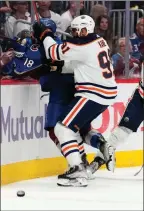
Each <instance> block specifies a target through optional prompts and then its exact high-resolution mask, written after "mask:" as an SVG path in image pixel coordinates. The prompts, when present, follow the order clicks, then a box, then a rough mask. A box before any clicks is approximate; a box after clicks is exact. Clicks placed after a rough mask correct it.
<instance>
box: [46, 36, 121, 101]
mask: <svg viewBox="0 0 144 211" xmlns="http://www.w3.org/2000/svg"><path fill="white" fill-rule="evenodd" d="M43 44H44V48H45V52H46V57H47V58H48V59H49V58H51V59H53V60H64V61H66V62H68V61H70V63H71V65H72V69H73V70H74V78H75V87H76V93H75V96H81V97H85V98H87V99H89V100H92V101H95V102H97V103H99V104H102V105H111V104H113V102H114V99H115V98H116V96H117V84H116V82H115V77H114V74H113V66H112V64H111V61H110V58H109V47H108V45H107V43H106V41H105V40H104V39H103V38H100V37H98V36H97V35H93V37H92V39H91V40H90V41H88V42H87V43H85V44H72V43H69V42H65V43H64V44H60V45H58V44H56V43H55V41H54V40H53V39H52V38H51V37H46V38H45V40H44V42H43Z"/></svg>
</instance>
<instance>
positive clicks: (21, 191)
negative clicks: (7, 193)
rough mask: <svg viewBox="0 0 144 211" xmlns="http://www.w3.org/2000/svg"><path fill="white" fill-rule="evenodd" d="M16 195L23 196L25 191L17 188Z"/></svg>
mask: <svg viewBox="0 0 144 211" xmlns="http://www.w3.org/2000/svg"><path fill="white" fill-rule="evenodd" d="M17 196H18V197H23V196H25V192H24V191H23V190H19V191H18V192H17Z"/></svg>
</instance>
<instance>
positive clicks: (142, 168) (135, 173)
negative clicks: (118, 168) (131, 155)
mask: <svg viewBox="0 0 144 211" xmlns="http://www.w3.org/2000/svg"><path fill="white" fill-rule="evenodd" d="M143 167H144V165H142V166H141V168H140V170H139V171H138V172H136V173H135V174H134V176H137V175H138V174H139V173H140V172H141V170H142V169H143Z"/></svg>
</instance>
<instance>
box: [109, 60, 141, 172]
mask: <svg viewBox="0 0 144 211" xmlns="http://www.w3.org/2000/svg"><path fill="white" fill-rule="evenodd" d="M143 60H144V58H143ZM142 121H144V61H143V64H142V71H141V80H140V83H139V86H138V87H137V88H136V90H135V91H134V93H133V95H132V97H131V100H130V101H129V103H128V105H127V108H126V110H125V112H124V114H123V116H122V118H121V120H120V123H119V125H118V126H117V127H116V128H115V129H114V130H113V132H112V133H111V135H110V137H109V138H108V143H107V144H108V145H109V146H110V149H111V152H108V153H106V152H105V155H106V154H107V155H106V157H105V159H106V160H109V159H110V157H111V160H110V162H109V163H108V169H109V170H110V171H114V169H115V163H116V162H115V161H116V159H115V150H116V148H117V147H118V146H119V145H121V144H122V143H124V142H125V141H126V140H127V138H128V136H129V135H130V134H132V133H133V132H136V131H137V129H138V128H139V126H140V124H141V123H142Z"/></svg>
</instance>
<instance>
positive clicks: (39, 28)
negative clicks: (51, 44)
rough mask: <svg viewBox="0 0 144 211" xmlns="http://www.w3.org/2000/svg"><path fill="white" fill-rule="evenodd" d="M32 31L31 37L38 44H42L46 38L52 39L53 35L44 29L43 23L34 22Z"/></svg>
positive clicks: (47, 29)
mask: <svg viewBox="0 0 144 211" xmlns="http://www.w3.org/2000/svg"><path fill="white" fill-rule="evenodd" d="M33 31H34V34H33V36H34V37H35V38H36V39H37V40H38V41H40V42H43V40H44V39H45V38H46V37H47V36H49V37H52V38H54V34H53V33H52V31H51V29H49V28H48V27H46V26H45V25H44V24H43V23H38V22H35V23H34V25H33Z"/></svg>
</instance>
